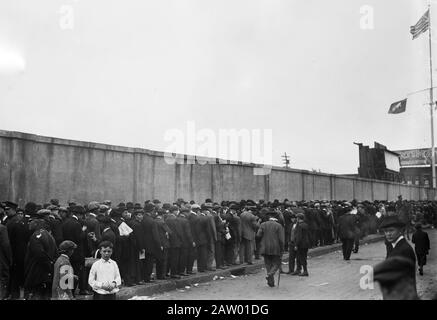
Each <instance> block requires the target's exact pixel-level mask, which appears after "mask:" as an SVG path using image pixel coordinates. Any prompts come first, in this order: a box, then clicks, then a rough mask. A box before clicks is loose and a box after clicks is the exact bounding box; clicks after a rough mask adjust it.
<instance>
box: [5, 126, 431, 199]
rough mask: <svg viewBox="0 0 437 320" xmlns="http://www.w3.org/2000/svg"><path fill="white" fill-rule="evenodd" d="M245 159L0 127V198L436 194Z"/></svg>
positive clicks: (423, 196)
mask: <svg viewBox="0 0 437 320" xmlns="http://www.w3.org/2000/svg"><path fill="white" fill-rule="evenodd" d="M254 170H256V169H255V166H254V165H250V164H241V163H240V164H229V163H228V164H218V163H212V164H211V163H207V164H204V165H200V164H171V165H170V164H167V163H166V161H165V160H164V154H163V153H162V152H155V151H150V150H145V149H136V148H126V147H118V146H110V145H104V144H95V143H89V142H80V141H71V140H65V139H57V138H48V137H42V136H37V135H31V134H24V133H19V132H10V131H2V130H0V200H1V201H3V200H6V199H9V200H13V201H15V202H18V203H19V204H20V205H22V204H24V203H25V202H27V201H34V202H38V203H42V202H46V201H48V200H49V199H51V198H57V199H59V200H60V201H61V202H62V203H66V202H67V201H68V200H72V199H74V200H76V201H78V202H81V203H87V202H89V201H92V200H98V201H101V200H105V199H109V200H112V201H113V203H118V202H120V201H134V202H143V201H144V200H147V199H155V198H157V199H160V200H161V201H165V202H172V201H174V200H175V199H176V198H184V199H185V200H195V201H204V200H205V199H206V198H211V199H212V200H213V201H221V200H238V201H239V200H241V199H254V200H258V199H267V200H273V199H279V200H282V199H284V198H288V199H290V200H302V199H304V200H313V199H318V200H322V199H337V200H351V199H357V200H395V199H396V198H397V196H398V195H400V194H401V195H402V196H403V197H404V198H405V199H413V200H426V199H434V197H435V190H432V189H429V188H423V187H417V186H411V185H410V186H407V185H402V184H398V183H387V182H381V181H373V180H368V179H357V178H351V177H343V176H336V175H328V174H319V173H313V172H308V171H303V170H292V169H284V168H279V167H273V169H272V171H271V173H270V174H269V175H256V174H254Z"/></svg>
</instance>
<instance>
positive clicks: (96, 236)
mask: <svg viewBox="0 0 437 320" xmlns="http://www.w3.org/2000/svg"><path fill="white" fill-rule="evenodd" d="M99 209H100V204H99V203H98V202H95V201H93V202H90V203H89V204H88V212H87V213H86V218H85V221H84V225H85V227H86V231H85V232H86V234H87V247H88V252H87V256H90V257H92V256H94V254H95V252H96V251H97V247H98V245H99V243H100V242H101V238H102V235H101V231H100V223H99V221H98V220H97V215H98V213H99ZM113 244H114V243H113Z"/></svg>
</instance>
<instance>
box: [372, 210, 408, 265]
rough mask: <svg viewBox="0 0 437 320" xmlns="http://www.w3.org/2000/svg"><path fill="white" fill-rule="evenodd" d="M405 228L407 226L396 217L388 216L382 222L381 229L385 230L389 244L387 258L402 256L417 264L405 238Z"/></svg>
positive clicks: (387, 245)
mask: <svg viewBox="0 0 437 320" xmlns="http://www.w3.org/2000/svg"><path fill="white" fill-rule="evenodd" d="M404 227H405V224H404V223H403V222H402V221H400V220H399V218H398V216H396V215H393V216H387V217H385V218H384V220H383V221H382V223H381V225H380V229H382V230H383V232H384V235H385V239H386V242H387V243H386V248H387V258H390V257H394V256H402V257H405V258H407V259H411V260H412V261H413V262H414V263H416V256H415V254H414V250H413V248H412V247H411V246H410V245H409V244H408V242H407V240H405V238H404V236H403V228H404Z"/></svg>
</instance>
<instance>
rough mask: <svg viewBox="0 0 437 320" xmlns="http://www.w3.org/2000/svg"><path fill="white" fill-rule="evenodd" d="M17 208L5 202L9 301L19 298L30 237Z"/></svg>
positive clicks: (15, 205)
mask: <svg viewBox="0 0 437 320" xmlns="http://www.w3.org/2000/svg"><path fill="white" fill-rule="evenodd" d="M17 208H18V205H17V204H15V203H13V202H9V201H6V202H5V212H6V215H7V219H6V221H5V224H6V228H7V230H8V237H9V243H10V245H11V250H12V266H11V268H10V284H9V290H10V294H11V299H19V298H20V287H23V285H24V258H25V256H26V251H27V244H28V242H29V237H30V232H29V227H28V225H27V223H26V222H25V221H24V220H25V219H23V216H22V215H19V214H17V211H16V210H17Z"/></svg>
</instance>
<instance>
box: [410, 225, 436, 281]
mask: <svg viewBox="0 0 437 320" xmlns="http://www.w3.org/2000/svg"><path fill="white" fill-rule="evenodd" d="M411 241H412V242H413V243H414V251H415V252H416V257H417V264H418V265H419V274H420V275H421V276H423V266H424V265H426V255H427V254H428V253H429V249H431V248H430V245H429V237H428V234H427V233H426V232H425V231H423V230H422V225H421V224H420V223H418V224H417V225H416V232H414V233H413V237H412V238H411Z"/></svg>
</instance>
